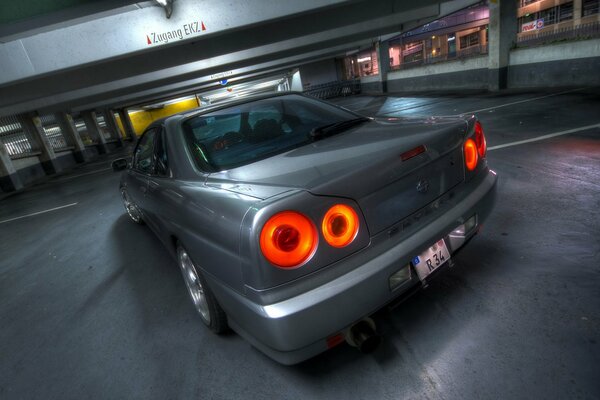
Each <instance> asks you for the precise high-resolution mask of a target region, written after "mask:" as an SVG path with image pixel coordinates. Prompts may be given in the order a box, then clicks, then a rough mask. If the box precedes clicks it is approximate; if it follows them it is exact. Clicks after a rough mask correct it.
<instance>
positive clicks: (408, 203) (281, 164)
mask: <svg viewBox="0 0 600 400" xmlns="http://www.w3.org/2000/svg"><path fill="white" fill-rule="evenodd" d="M485 156H486V141H485V137H484V133H483V129H482V127H481V124H480V123H479V122H478V121H477V119H476V118H475V117H474V116H470V117H468V118H457V117H456V118H455V117H439V118H438V117H432V118H424V119H404V118H367V117H364V116H361V115H358V114H355V113H353V112H350V111H348V110H346V109H343V108H339V107H336V106H334V105H331V104H329V103H326V102H323V101H320V100H316V99H313V98H310V97H305V96H303V95H301V94H298V93H289V92H287V93H281V94H272V95H268V96H260V97H253V98H248V99H244V100H241V101H236V102H230V103H227V104H223V105H215V106H209V107H205V108H202V109H198V110H195V111H191V112H187V113H181V114H178V115H174V116H171V117H168V118H165V119H162V120H159V121H156V122H154V123H153V124H152V125H150V126H149V127H148V128H147V129H146V131H145V132H144V133H143V135H142V136H141V138H140V140H139V142H138V144H137V146H136V148H135V150H134V154H133V159H132V161H131V163H127V162H126V161H125V160H124V159H121V160H117V161H116V162H114V163H113V167H114V169H115V170H125V169H126V171H125V172H124V173H123V176H122V180H121V184H120V191H121V194H122V196H123V200H124V203H125V208H126V210H127V213H128V214H129V216H130V217H131V219H132V220H133V221H135V222H137V223H142V222H145V223H147V225H148V226H149V227H150V228H151V229H152V230H153V231H154V232H155V233H156V234H157V235H158V237H159V238H160V239H161V240H162V241H163V242H164V244H165V245H166V246H167V247H168V248H169V250H170V251H171V252H172V253H173V255H174V256H175V257H176V258H177V261H178V264H179V267H180V268H181V271H182V273H183V278H184V281H185V284H186V286H187V289H188V291H189V294H190V297H191V299H192V302H193V304H194V307H195V308H196V309H197V311H198V313H199V314H200V317H201V319H202V321H203V322H204V323H205V324H206V325H207V326H208V327H209V328H210V329H211V330H213V331H214V332H216V333H220V332H224V331H225V330H227V329H228V328H232V329H233V330H234V331H235V332H237V333H238V334H240V335H241V336H243V337H244V338H245V339H246V340H248V341H249V342H250V343H251V344H252V345H253V346H255V347H256V348H258V349H259V350H261V351H262V352H264V353H265V354H267V355H268V356H269V357H271V358H273V359H275V360H277V361H279V362H281V363H284V364H293V363H297V362H300V361H302V360H305V359H307V358H310V357H312V356H314V355H316V354H318V353H321V352H323V351H325V350H327V349H328V348H331V347H333V346H336V345H338V344H340V343H341V342H343V341H346V342H348V343H349V344H351V345H353V346H356V347H358V348H360V349H361V350H363V351H369V350H371V349H373V348H374V347H375V346H376V344H377V341H378V336H377V334H376V327H375V324H374V322H373V320H372V319H371V318H369V316H370V315H372V314H373V313H374V312H375V311H377V310H378V309H380V308H382V307H383V306H385V305H387V304H389V303H390V302H393V301H395V300H397V299H399V298H401V297H402V296H403V295H406V294H407V293H409V292H412V291H413V290H414V289H415V288H419V287H420V286H423V285H425V284H426V282H427V281H428V280H430V279H432V277H433V274H434V273H437V272H438V270H440V269H443V268H442V267H444V265H448V264H449V263H450V262H451V257H452V256H453V254H454V253H455V252H456V251H457V250H458V249H459V248H460V247H461V246H463V245H464V244H465V243H466V242H467V241H468V240H469V239H470V238H472V237H473V236H474V235H475V234H476V233H477V232H478V230H479V227H480V226H481V224H482V223H483V221H484V220H485V218H486V217H487V216H488V214H489V213H490V211H491V209H492V207H493V204H494V200H495V197H496V174H495V173H494V172H493V171H492V170H490V169H489V168H488V165H487V162H486V158H485Z"/></svg>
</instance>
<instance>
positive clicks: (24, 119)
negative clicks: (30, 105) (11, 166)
mask: <svg viewBox="0 0 600 400" xmlns="http://www.w3.org/2000/svg"><path fill="white" fill-rule="evenodd" d="M19 122H20V123H21V126H22V127H23V131H24V132H25V134H26V135H27V137H28V138H29V140H31V144H32V146H33V148H34V149H35V150H37V151H39V152H41V154H40V156H39V157H40V163H41V164H42V168H43V169H44V171H45V172H46V174H47V175H52V174H55V173H57V172H59V171H60V167H59V166H58V164H57V162H56V154H55V153H54V149H53V148H52V145H50V141H48V137H47V136H46V132H44V127H43V126H42V121H41V120H40V117H39V116H38V115H37V113H36V112H34V113H29V114H21V115H19Z"/></svg>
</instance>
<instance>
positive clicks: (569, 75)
mask: <svg viewBox="0 0 600 400" xmlns="http://www.w3.org/2000/svg"><path fill="white" fill-rule="evenodd" d="M599 71H600V39H594V40H585V41H580V42H575V43H574V42H566V43H560V44H554V45H550V46H538V47H531V48H523V49H515V50H512V51H511V52H510V67H509V69H508V85H509V87H513V88H533V87H560V86H582V85H583V86H595V85H600V72H599Z"/></svg>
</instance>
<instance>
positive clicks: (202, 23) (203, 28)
mask: <svg viewBox="0 0 600 400" xmlns="http://www.w3.org/2000/svg"><path fill="white" fill-rule="evenodd" d="M200 25H202V30H203V31H205V30H206V27H205V26H204V22H202V21H200Z"/></svg>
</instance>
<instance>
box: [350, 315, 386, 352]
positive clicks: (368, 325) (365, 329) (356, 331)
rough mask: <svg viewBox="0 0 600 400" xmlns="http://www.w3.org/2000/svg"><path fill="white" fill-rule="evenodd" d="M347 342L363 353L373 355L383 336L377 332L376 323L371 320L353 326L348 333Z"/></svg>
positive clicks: (367, 319) (366, 319)
mask: <svg viewBox="0 0 600 400" xmlns="http://www.w3.org/2000/svg"><path fill="white" fill-rule="evenodd" d="M346 342H348V344H349V345H350V346H352V347H356V348H357V349H358V350H359V351H360V352H361V353H363V354H368V353H372V352H373V351H374V350H375V349H376V348H377V347H378V346H379V344H380V343H381V336H379V335H378V334H377V333H376V332H375V322H374V321H373V320H372V319H371V318H365V319H363V320H362V321H359V322H357V323H356V324H354V325H352V326H351V327H350V329H348V331H347V332H346Z"/></svg>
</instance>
